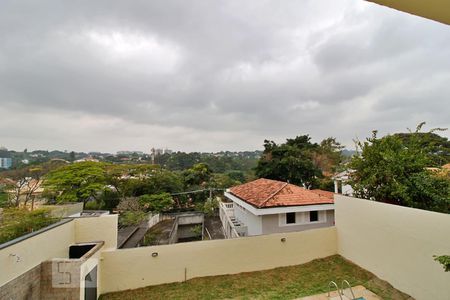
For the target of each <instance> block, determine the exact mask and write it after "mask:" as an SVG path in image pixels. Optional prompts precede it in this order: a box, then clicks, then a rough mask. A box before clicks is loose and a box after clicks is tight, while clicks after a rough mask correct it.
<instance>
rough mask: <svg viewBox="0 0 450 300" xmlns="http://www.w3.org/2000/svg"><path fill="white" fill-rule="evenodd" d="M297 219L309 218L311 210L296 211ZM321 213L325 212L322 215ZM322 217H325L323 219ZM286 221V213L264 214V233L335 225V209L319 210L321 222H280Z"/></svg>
mask: <svg viewBox="0 0 450 300" xmlns="http://www.w3.org/2000/svg"><path fill="white" fill-rule="evenodd" d="M296 214H297V217H296V219H297V220H300V219H301V216H303V217H306V218H309V212H298V213H296ZM321 214H323V215H322V216H321ZM320 218H323V221H321V219H320ZM282 222H285V214H275V215H265V216H262V232H263V234H271V233H281V232H294V231H302V230H309V229H316V228H322V227H330V226H334V211H333V210H326V211H319V222H314V223H303V224H298V225H297V224H295V225H292V224H288V225H284V226H283V225H282V224H280V223H282Z"/></svg>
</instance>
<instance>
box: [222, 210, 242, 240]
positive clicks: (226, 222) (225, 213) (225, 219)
mask: <svg viewBox="0 0 450 300" xmlns="http://www.w3.org/2000/svg"><path fill="white" fill-rule="evenodd" d="M230 215H232V216H233V217H234V209H233V203H224V202H221V203H220V204H219V217H220V221H221V222H222V227H223V229H224V234H225V237H226V238H228V239H232V238H237V237H239V236H240V235H239V233H238V232H237V231H236V228H235V226H234V223H233V221H232V220H231V217H230Z"/></svg>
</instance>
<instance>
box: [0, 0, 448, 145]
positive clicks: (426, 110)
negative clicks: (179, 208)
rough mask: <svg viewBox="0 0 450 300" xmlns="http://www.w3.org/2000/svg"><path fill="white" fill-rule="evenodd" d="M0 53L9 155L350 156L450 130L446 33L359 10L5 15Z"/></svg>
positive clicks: (33, 8) (63, 9)
mask: <svg viewBox="0 0 450 300" xmlns="http://www.w3.org/2000/svg"><path fill="white" fill-rule="evenodd" d="M0 40H1V42H0V104H1V105H0V114H1V116H2V117H1V118H0V128H2V133H1V134H0V144H4V145H5V146H8V147H11V148H17V149H21V148H25V147H28V148H31V149H34V148H45V149H53V148H58V149H75V150H101V151H116V150H119V149H141V150H146V149H148V148H150V147H152V146H160V147H161V146H167V147H171V148H173V149H180V150H187V151H193V150H197V151H213V150H220V149H230V150H243V149H256V148H261V146H262V142H263V140H264V139H265V138H269V139H274V140H277V141H282V140H284V139H285V138H287V137H293V136H295V135H297V134H304V133H309V134H311V135H312V136H313V137H314V139H316V140H320V139H322V138H325V137H327V136H335V137H337V138H338V140H341V141H342V142H344V143H345V144H347V145H348V146H351V145H352V144H351V140H352V139H353V138H354V137H356V136H358V137H360V138H363V137H365V136H367V135H368V134H369V133H370V131H371V130H372V129H379V130H380V132H382V133H388V132H394V131H397V130H404V129H405V128H406V127H414V126H415V125H416V124H417V123H419V122H420V121H427V122H428V124H429V125H430V126H431V127H435V126H436V127H437V126H440V127H448V126H449V125H450V119H449V117H448V116H450V105H449V99H448V95H449V94H450V90H449V89H450V88H449V84H448V83H449V82H450V60H449V59H448V57H450V50H449V49H450V30H449V27H448V26H446V25H443V24H440V23H436V22H433V21H430V20H426V19H422V18H419V17H415V16H412V15H408V14H404V13H400V12H398V11H395V10H391V9H388V8H385V7H380V6H377V5H374V4H371V3H367V2H365V1H358V2H355V1H350V0H347V1H339V2H336V1H331V0H322V1H302V2H298V3H294V2H289V3H279V2H276V1H245V2H243V1H226V2H212V1H189V2H187V1H181V0H180V1H126V2H122V1H65V2H61V1H39V2H36V1H2V4H1V9H0ZM447 135H448V133H447Z"/></svg>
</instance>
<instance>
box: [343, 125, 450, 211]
mask: <svg viewBox="0 0 450 300" xmlns="http://www.w3.org/2000/svg"><path fill="white" fill-rule="evenodd" d="M422 125H423V124H419V126H418V127H417V129H416V131H415V132H411V133H410V134H411V135H410V138H409V139H408V142H405V141H404V140H403V139H402V138H401V137H400V136H399V135H387V136H384V137H382V138H378V137H377V132H376V131H374V132H373V134H372V137H370V138H368V139H367V140H366V141H365V142H364V143H362V142H359V141H357V147H358V154H357V155H355V156H354V157H353V158H352V160H351V162H350V165H349V167H350V168H351V169H353V170H354V172H353V173H352V174H351V178H350V184H351V185H352V187H353V189H354V191H355V195H356V196H358V197H361V198H366V199H372V200H375V201H381V202H388V203H395V204H399V205H403V206H410V207H415V208H421V209H427V210H434V211H439V212H445V213H448V212H449V211H450V181H449V180H448V179H447V178H441V177H439V176H436V175H435V174H433V173H432V172H429V171H427V169H426V167H428V166H429V165H430V163H431V162H432V161H433V155H434V154H433V152H432V151H430V149H429V148H428V147H426V146H424V145H423V143H422V140H421V136H422V135H420V134H418V133H419V131H420V129H421V127H422Z"/></svg>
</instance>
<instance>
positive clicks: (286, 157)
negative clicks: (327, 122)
mask: <svg viewBox="0 0 450 300" xmlns="http://www.w3.org/2000/svg"><path fill="white" fill-rule="evenodd" d="M317 149H318V145H317V144H313V143H311V138H310V137H309V136H308V135H302V136H297V137H296V138H294V139H287V141H286V143H284V144H280V145H277V144H276V143H275V142H273V141H268V140H265V141H264V152H263V154H262V156H261V158H260V160H259V161H258V165H257V167H256V169H255V170H256V176H258V177H265V178H268V179H276V180H282V181H289V182H290V183H293V184H297V185H304V186H306V187H308V188H310V187H312V186H313V185H314V184H315V182H316V178H317V177H321V176H322V174H321V171H320V169H319V168H318V167H317V166H316V165H315V164H314V162H313V159H312V158H313V153H314V152H315V151H316V150H317Z"/></svg>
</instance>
